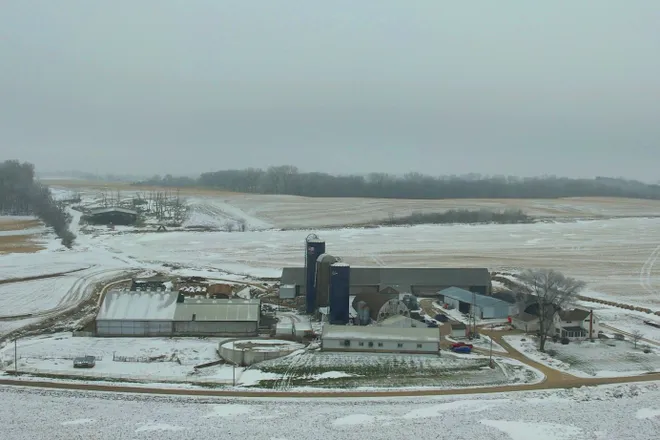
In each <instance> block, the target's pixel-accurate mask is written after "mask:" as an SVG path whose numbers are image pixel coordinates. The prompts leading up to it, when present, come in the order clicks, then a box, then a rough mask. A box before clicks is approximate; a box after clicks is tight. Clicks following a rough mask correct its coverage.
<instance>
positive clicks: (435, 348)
mask: <svg viewBox="0 0 660 440" xmlns="http://www.w3.org/2000/svg"><path fill="white" fill-rule="evenodd" d="M321 350H323V351H358V352H377V353H418V354H438V352H439V350H440V332H439V330H438V329H437V328H400V327H399V328H396V327H375V326H365V327H361V326H351V325H349V326H344V325H327V324H326V325H324V326H323V334H322V335H321Z"/></svg>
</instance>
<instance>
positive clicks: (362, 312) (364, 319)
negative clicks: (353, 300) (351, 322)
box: [357, 301, 371, 325]
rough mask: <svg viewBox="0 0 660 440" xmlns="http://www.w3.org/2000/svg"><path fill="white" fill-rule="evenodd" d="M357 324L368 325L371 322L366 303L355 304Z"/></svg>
mask: <svg viewBox="0 0 660 440" xmlns="http://www.w3.org/2000/svg"><path fill="white" fill-rule="evenodd" d="M357 314H358V324H359V325H368V324H369V323H370V322H371V311H370V310H369V306H368V305H367V303H366V302H364V301H360V302H358V304H357Z"/></svg>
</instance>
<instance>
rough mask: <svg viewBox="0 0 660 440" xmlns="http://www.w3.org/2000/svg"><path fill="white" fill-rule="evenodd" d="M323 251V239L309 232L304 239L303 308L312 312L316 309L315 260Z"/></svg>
mask: <svg viewBox="0 0 660 440" xmlns="http://www.w3.org/2000/svg"><path fill="white" fill-rule="evenodd" d="M323 253H325V241H323V240H320V239H319V237H318V236H317V235H316V234H310V235H308V236H307V239H306V240H305V277H306V280H305V310H306V311H307V313H314V311H315V310H316V287H315V283H316V260H317V259H318V257H319V255H321V254H323Z"/></svg>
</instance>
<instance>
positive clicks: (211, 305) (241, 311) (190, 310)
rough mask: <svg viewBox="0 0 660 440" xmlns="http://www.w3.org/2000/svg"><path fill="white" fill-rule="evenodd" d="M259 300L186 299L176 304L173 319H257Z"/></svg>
mask: <svg viewBox="0 0 660 440" xmlns="http://www.w3.org/2000/svg"><path fill="white" fill-rule="evenodd" d="M260 307H261V302H260V301H259V300H249V299H248V300H232V299H218V300H187V301H185V302H183V303H182V304H178V305H177V307H176V311H175V313H174V321H214V322H222V321H259V314H260Z"/></svg>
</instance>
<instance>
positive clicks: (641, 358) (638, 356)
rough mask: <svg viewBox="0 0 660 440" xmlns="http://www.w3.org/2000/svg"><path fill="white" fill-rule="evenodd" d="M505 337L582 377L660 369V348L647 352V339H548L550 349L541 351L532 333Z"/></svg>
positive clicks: (537, 358) (541, 359) (532, 355)
mask: <svg viewBox="0 0 660 440" xmlns="http://www.w3.org/2000/svg"><path fill="white" fill-rule="evenodd" d="M523 339H525V340H524V341H523ZM504 340H505V341H506V342H508V343H509V344H511V346H512V347H514V348H515V349H516V350H518V351H520V352H521V353H523V354H524V355H525V356H526V357H528V358H529V359H531V360H533V361H536V362H539V363H541V364H544V365H547V366H548V367H551V368H555V369H557V370H561V371H565V372H567V373H569V374H572V375H574V376H578V377H617V376H634V375H640V374H646V373H651V372H657V371H660V353H659V352H658V349H657V348H656V349H652V351H651V353H644V351H643V349H642V347H643V346H644V345H645V344H644V343H643V342H642V343H638V344H637V349H635V348H634V345H633V343H632V342H631V341H615V340H613V339H610V340H607V341H601V340H596V341H595V342H589V341H582V342H572V343H570V344H568V345H562V344H558V343H554V342H552V341H548V342H546V346H545V349H546V353H541V352H539V351H538V349H537V344H536V341H535V339H533V338H531V337H529V336H526V335H524V336H521V335H510V336H504ZM551 354H552V355H551Z"/></svg>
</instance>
